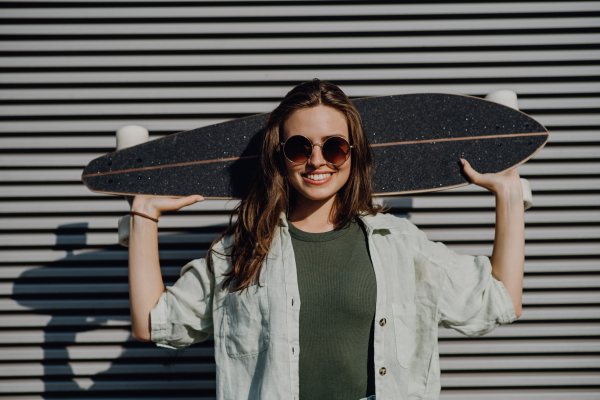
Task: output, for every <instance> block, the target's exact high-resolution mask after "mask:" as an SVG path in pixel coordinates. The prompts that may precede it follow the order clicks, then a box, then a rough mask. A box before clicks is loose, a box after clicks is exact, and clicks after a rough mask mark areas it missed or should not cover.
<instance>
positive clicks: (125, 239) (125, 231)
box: [119, 214, 130, 247]
mask: <svg viewBox="0 0 600 400" xmlns="http://www.w3.org/2000/svg"><path fill="white" fill-rule="evenodd" d="M129 218H130V216H129V214H128V215H124V216H122V217H121V218H119V244H120V245H121V246H123V247H129Z"/></svg>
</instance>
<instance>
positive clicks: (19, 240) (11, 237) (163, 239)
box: [0, 225, 600, 274]
mask: <svg viewBox="0 0 600 400" xmlns="http://www.w3.org/2000/svg"><path fill="white" fill-rule="evenodd" d="M115 227H116V225H115ZM584 229H585V228H584ZM575 235H576V236H577V237H578V238H581V237H583V236H585V233H584V234H583V235H582V234H581V233H580V232H579V234H578V235H577V233H576V234H575ZM589 235H593V233H592V232H590V233H589V234H588V236H589ZM217 236H218V235H217V234H212V233H176V234H168V233H161V234H160V235H158V243H159V244H161V245H162V244H184V243H189V244H192V243H193V244H198V245H209V244H211V243H212V242H213V240H215V239H216V238H217ZM599 237H600V236H599ZM116 240H117V236H116V235H115V233H85V234H79V235H78V234H74V235H61V234H24V235H18V234H14V233H13V234H0V246H16V247H19V246H56V245H60V246H77V245H80V246H82V247H83V246H108V245H114V244H115V243H116ZM0 274H1V272H0Z"/></svg>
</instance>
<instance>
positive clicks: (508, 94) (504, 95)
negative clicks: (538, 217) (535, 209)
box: [485, 90, 533, 210]
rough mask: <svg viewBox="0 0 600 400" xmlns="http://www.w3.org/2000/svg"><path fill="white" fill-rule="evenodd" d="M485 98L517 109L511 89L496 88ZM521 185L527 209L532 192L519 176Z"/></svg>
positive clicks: (530, 203)
mask: <svg viewBox="0 0 600 400" xmlns="http://www.w3.org/2000/svg"><path fill="white" fill-rule="evenodd" d="M485 98H486V99H487V100H490V101H493V102H495V103H499V104H502V105H504V106H507V107H510V108H512V109H515V110H517V111H518V110H519V104H518V102H517V94H516V93H515V92H513V91H512V90H497V91H495V92H492V93H489V94H488V95H487V96H485ZM521 187H522V188H523V206H524V209H525V210H528V209H530V208H531V206H533V194H532V193H531V185H530V184H529V181H528V180H527V179H523V178H521Z"/></svg>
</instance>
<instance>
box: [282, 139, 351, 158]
mask: <svg viewBox="0 0 600 400" xmlns="http://www.w3.org/2000/svg"><path fill="white" fill-rule="evenodd" d="M296 136H301V137H303V138H305V139H306V140H308V143H310V144H311V148H310V154H309V155H308V157H306V160H304V161H302V162H295V161H292V160H290V159H289V158H288V156H287V154H285V144H286V143H287V141H288V140H290V139H291V138H293V137H296ZM333 138H340V139H342V140H343V141H345V142H346V143H348V146H350V150H352V149H353V148H354V146H352V145H351V144H350V142H348V140H346V138H345V137H343V136H330V137H328V138H327V139H325V141H324V142H323V143H313V142H312V141H311V140H310V139H309V138H307V137H306V136H304V135H294V136H290V137H289V138H287V140H286V141H285V142H280V143H279V145H280V146H283V149H281V151H282V152H283V156H284V157H285V158H286V159H287V160H288V161H289V162H291V163H292V164H306V163H307V162H308V160H309V159H310V157H311V156H312V152H313V149H314V147H315V146H321V152H323V146H324V145H325V143H327V141H328V140H329V139H333ZM348 158H350V152H348V157H346V159H345V160H344V161H343V162H341V163H338V164H334V163H332V162H330V161H329V160H327V159H326V158H325V156H323V159H324V160H325V161H326V162H327V163H328V164H331V165H342V164H344V163H345V162H346V161H348Z"/></svg>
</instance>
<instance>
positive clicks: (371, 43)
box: [0, 3, 600, 54]
mask: <svg viewBox="0 0 600 400" xmlns="http://www.w3.org/2000/svg"><path fill="white" fill-rule="evenodd" d="M514 4H518V3H513V5H514ZM429 8H433V7H429ZM598 42H600V35H598V34H593V33H591V34H590V33H569V34H547V35H538V34H524V35H498V34H495V35H477V36H458V35H457V36H452V35H444V36H411V37H368V38H365V37H353V38H352V40H348V39H347V38H328V37H324V38H282V39H280V38H269V39H253V38H245V39H216V38H215V39H141V40H140V39H128V40H127V39H120V40H52V41H42V40H23V41H10V40H6V41H3V42H0V51H5V52H9V51H10V52H39V53H42V54H43V53H50V52H66V51H73V52H76V51H85V52H91V51H110V52H117V51H144V50H145V51H154V52H156V51H177V50H180V51H181V50H194V51H198V50H204V51H207V50H218V51H224V50H245V51H248V50H299V49H306V50H312V49H336V50H340V49H362V48H368V49H379V48H381V49H384V48H395V49H396V48H428V47H435V48H440V47H475V46H477V47H481V46H511V47H520V46H548V45H552V46H558V45H582V44H597V43H598Z"/></svg>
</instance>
